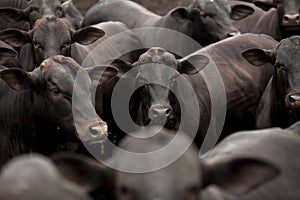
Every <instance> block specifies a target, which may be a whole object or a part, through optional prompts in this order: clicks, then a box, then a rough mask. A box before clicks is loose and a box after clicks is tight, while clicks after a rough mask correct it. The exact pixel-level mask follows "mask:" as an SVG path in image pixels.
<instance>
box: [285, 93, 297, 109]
mask: <svg viewBox="0 0 300 200" xmlns="http://www.w3.org/2000/svg"><path fill="white" fill-rule="evenodd" d="M285 99H286V100H285V102H286V106H287V107H290V108H292V109H295V108H300V93H294V92H293V93H289V94H288V95H287V96H286V98H285Z"/></svg>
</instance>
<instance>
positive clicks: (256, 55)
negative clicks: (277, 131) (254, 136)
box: [243, 36, 300, 128]
mask: <svg viewBox="0 0 300 200" xmlns="http://www.w3.org/2000/svg"><path fill="white" fill-rule="evenodd" d="M243 56H244V57H245V58H246V59H247V60H248V61H249V62H250V63H252V64H253V65H256V66H260V65H263V64H265V63H271V64H273V65H274V70H275V71H274V75H273V78H272V79H271V80H270V81H269V83H268V86H267V87H266V90H265V92H264V94H263V96H262V99H261V101H260V106H259V108H258V113H257V121H256V125H257V127H258V128H265V127H271V126H280V127H283V128H284V127H287V126H289V125H291V124H292V123H294V122H296V121H298V120H299V114H300V113H299V108H300V93H299V90H300V82H299V78H298V77H299V76H300V74H299V72H300V68H299V65H298V64H299V63H298V58H299V56H300V37H299V36H293V37H290V38H287V39H283V40H282V41H281V42H280V43H279V44H278V45H277V46H276V47H275V48H271V49H261V48H257V49H256V48H254V49H249V50H247V51H245V52H244V53H243Z"/></svg>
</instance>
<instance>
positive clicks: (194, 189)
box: [189, 186, 200, 195]
mask: <svg viewBox="0 0 300 200" xmlns="http://www.w3.org/2000/svg"><path fill="white" fill-rule="evenodd" d="M189 191H190V193H192V194H194V195H198V194H199V192H200V187H198V186H193V187H191V188H189Z"/></svg>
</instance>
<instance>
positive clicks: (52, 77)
mask: <svg viewBox="0 0 300 200" xmlns="http://www.w3.org/2000/svg"><path fill="white" fill-rule="evenodd" d="M80 70H83V69H82V68H81V67H80V66H79V65H78V64H77V63H76V62H75V61H74V60H73V59H71V58H68V57H63V56H55V57H51V58H49V59H47V60H45V61H44V62H43V63H42V64H41V66H40V67H39V68H36V69H35V70H34V71H32V72H26V71H24V70H22V69H17V68H11V69H7V70H3V71H1V72H0V78H1V79H2V80H4V81H5V82H6V84H7V85H8V86H9V87H11V88H12V89H13V90H15V91H17V92H22V91H25V90H30V91H32V101H33V102H32V103H33V108H32V109H34V111H35V112H34V113H35V115H36V120H38V121H39V123H42V124H45V125H46V126H47V125H49V124H52V125H53V127H59V128H60V129H62V130H63V131H64V132H66V133H68V134H69V136H70V137H73V139H76V137H74V136H75V135H77V136H78V134H80V135H79V136H80V138H81V139H82V140H83V141H85V142H95V141H98V140H101V141H102V140H103V139H104V138H105V136H106V134H107V125H106V123H105V122H104V121H103V120H101V119H100V117H98V116H95V117H94V118H95V119H91V116H93V113H95V111H94V106H93V105H92V101H91V80H90V78H89V76H87V77H85V79H83V80H84V81H81V82H80V83H81V84H77V85H76V92H78V93H77V94H78V95H77V96H76V97H81V98H82V99H81V101H83V102H85V103H84V104H81V103H80V104H79V103H76V107H72V102H74V95H73V92H74V90H73V87H74V83H75V79H76V76H77V74H78V73H79V71H80ZM85 70H86V71H87V72H88V73H91V74H93V76H95V74H101V73H102V76H101V78H100V81H99V84H102V83H104V82H106V81H107V80H109V79H110V78H111V77H113V76H115V75H116V74H117V72H118V71H117V69H115V68H113V67H101V66H99V67H92V68H88V69H85ZM75 100H76V99H75ZM81 101H80V102H81ZM76 102H78V101H76ZM74 113H77V114H76V123H77V124H78V125H77V126H76V127H75V122H74V120H75V118H73V116H74ZM76 128H77V129H76ZM77 130H78V131H77Z"/></svg>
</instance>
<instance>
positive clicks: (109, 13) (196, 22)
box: [83, 0, 238, 46]
mask: <svg viewBox="0 0 300 200" xmlns="http://www.w3.org/2000/svg"><path fill="white" fill-rule="evenodd" d="M116 7H117V8H119V9H117V10H116V9H115V8H116ZM128 13H130V14H128ZM228 13H229V7H226V5H224V3H223V1H215V2H206V1H204V2H198V1H195V2H193V4H191V5H190V6H189V7H187V8H185V7H177V8H174V9H173V10H171V11H170V12H169V13H168V14H166V15H165V16H159V15H157V14H155V13H153V12H151V11H149V10H147V9H146V8H144V7H142V6H141V5H139V4H137V3H135V2H131V1H119V0H114V1H106V0H100V1H99V2H98V3H97V4H95V5H94V6H93V7H92V8H91V9H90V10H89V11H88V12H87V13H86V15H85V17H84V21H83V24H84V25H91V24H96V23H99V22H104V21H121V22H123V23H125V24H126V25H127V26H128V27H129V28H130V29H133V28H141V27H161V28H168V29H171V30H175V31H179V32H181V33H184V34H186V35H188V36H190V37H192V38H193V39H194V40H196V41H197V42H199V43H200V44H201V45H202V46H206V45H207V44H210V43H213V42H216V41H219V40H221V39H223V38H226V37H230V36H232V35H236V34H238V30H237V29H236V28H235V27H234V26H233V25H232V23H231V21H230V19H229V14H228ZM202 15H205V16H208V17H207V18H206V17H203V16H202ZM143 37H144V36H141V38H142V39H141V41H143V40H144V39H143ZM152 37H159V34H158V36H152Z"/></svg>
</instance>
